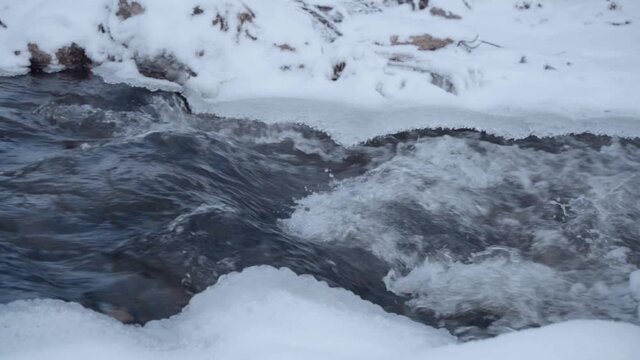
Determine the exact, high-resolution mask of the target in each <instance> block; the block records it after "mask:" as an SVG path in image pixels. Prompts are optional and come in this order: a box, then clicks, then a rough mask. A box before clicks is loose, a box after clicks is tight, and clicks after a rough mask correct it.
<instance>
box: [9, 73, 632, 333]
mask: <svg viewBox="0 0 640 360" xmlns="http://www.w3.org/2000/svg"><path fill="white" fill-rule="evenodd" d="M390 121H392V119H390ZM639 203H640V140H639V139H618V138H611V137H606V136H594V135H589V134H579V135H571V136H561V137H555V138H545V139H539V138H533V137H532V138H527V139H523V140H517V141H514V140H506V139H502V138H498V137H494V136H490V135H488V134H484V133H478V132H474V131H470V130H419V131H418V130H416V131H412V132H405V133H401V134H395V135H388V136H384V137H380V138H376V139H373V140H371V141H370V142H368V143H366V144H360V145H357V146H352V147H343V146H340V145H339V144H336V143H335V142H334V141H332V139H331V138H330V137H329V136H327V135H326V134H324V133H322V132H319V131H316V130H313V129H310V128H308V127H305V126H303V125H295V124H279V125H268V124H264V123H260V122H256V121H247V120H236V119H221V118H217V117H215V116H213V115H206V116H205V115H192V114H190V113H189V108H188V104H187V103H186V102H185V101H184V99H183V98H182V97H181V96H179V95H176V94H171V93H163V92H150V91H148V90H144V89H139V88H132V87H128V86H125V85H110V84H105V83H103V82H102V81H101V80H100V79H99V78H96V77H90V78H78V77H75V76H73V75H69V74H58V75H42V76H23V77H14V78H2V79H0V303H7V302H10V301H13V300H17V299H26V298H37V297H47V298H57V299H63V300H68V301H74V302H79V303H81V304H83V305H84V306H86V307H89V308H92V309H95V310H97V311H100V312H103V313H106V314H109V315H111V316H114V317H116V318H118V319H119V320H121V321H123V322H131V323H144V322H146V321H149V320H151V319H158V318H164V317H167V316H170V315H172V314H175V313H177V312H179V311H180V309H181V308H182V307H183V306H184V305H185V304H186V303H187V302H188V301H189V299H190V297H191V296H192V295H193V294H195V293H197V292H199V291H202V290H203V289H205V288H206V287H207V286H209V285H211V284H213V283H215V282H216V279H217V278H218V277H219V276H220V275H222V274H225V273H229V272H232V271H239V270H241V269H243V268H246V267H248V266H252V265H258V264H268V265H273V266H277V267H282V266H285V267H289V268H291V269H292V270H294V271H295V272H297V273H300V274H312V275H314V276H315V277H317V278H318V279H321V280H325V281H327V282H328V283H329V284H330V285H331V286H336V287H342V288H346V289H348V290H350V291H353V292H354V293H356V294H358V295H359V296H361V297H362V298H364V299H367V300H369V301H372V302H374V303H377V304H379V305H380V306H382V307H383V308H385V309H386V310H387V311H390V312H395V313H400V314H404V315H407V316H410V317H412V318H413V319H415V320H417V321H421V322H424V323H427V324H430V325H433V326H437V327H445V328H447V329H449V330H451V331H452V332H453V333H455V334H456V335H459V336H460V337H461V338H462V339H473V338H478V337H486V336H492V335H495V334H499V333H503V332H507V331H511V330H512V329H520V328H526V327H533V326H541V325H544V324H548V323H553V322H558V321H562V320H567V319H574V318H590V319H591V318H594V319H615V320H622V321H628V322H635V323H638V313H637V311H638V301H637V299H634V297H633V295H632V294H631V291H630V288H629V281H628V278H629V274H630V273H631V272H633V271H635V270H637V269H638V267H640V206H638V204H639Z"/></svg>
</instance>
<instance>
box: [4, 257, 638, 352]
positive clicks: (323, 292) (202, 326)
mask: <svg viewBox="0 0 640 360" xmlns="http://www.w3.org/2000/svg"><path fill="white" fill-rule="evenodd" d="M639 337H640V328H639V327H636V326H633V325H629V324H619V323H611V322H598V321H577V322H570V323H563V324H558V325H553V326H549V327H545V328H541V329H536V330H529V331H523V332H520V333H515V334H509V335H506V336H501V337H498V338H496V339H492V340H486V341H481V342H477V343H468V344H463V345H454V344H455V343H456V341H455V338H453V337H452V336H450V335H449V334H447V333H446V332H444V331H442V330H436V329H433V328H430V327H427V326H424V325H421V324H418V323H415V322H412V321H410V320H409V319H407V318H404V317H401V316H398V315H392V314H388V313H385V312H384V311H383V310H382V309H381V308H380V307H378V306H376V305H373V304H371V303H368V302H366V301H363V300H361V299H360V298H358V297H356V296H355V295H353V294H351V293H349V292H347V291H346V290H342V289H332V288H329V287H328V286H327V285H326V284H325V283H322V282H318V281H316V280H315V279H313V278H312V277H310V276H297V275H295V274H294V273H293V272H291V271H290V270H287V269H280V270H278V269H274V268H271V267H253V268H249V269H246V270H244V271H243V272H242V273H236V274H230V275H227V276H225V277H223V278H221V279H220V281H219V282H218V284H216V285H214V286H213V287H211V288H209V289H208V290H206V291H204V292H203V293H201V294H199V295H196V296H195V297H194V298H193V299H192V301H191V303H190V304H189V305H188V306H187V307H186V308H185V309H184V310H183V312H182V313H181V314H179V315H176V316H174V317H172V318H170V319H167V320H160V321H154V322H151V323H148V324H147V325H146V326H144V327H139V326H129V325H122V324H120V323H118V322H117V321H115V320H113V319H111V318H108V317H106V316H104V315H100V314H97V313H94V312H92V311H89V310H86V309H84V308H82V307H80V306H79V305H76V304H70V303H64V302H61V301H55V300H30V301H17V302H14V303H10V304H8V305H1V306H0V349H1V350H0V358H1V359H11V360H17V359H42V358H46V359H65V360H70V359H86V358H91V359H178V358H180V359H210V358H211V357H212V356H215V357H216V358H220V359H228V360H232V359H256V358H260V359H283V358H285V359H294V358H297V359H328V358H331V359H389V358H401V359H414V358H415V359H419V358H421V359H425V358H428V359H473V358H477V354H478V353H479V352H481V353H482V354H483V356H485V357H487V358H491V359H512V358H514V357H517V358H520V359H540V358H544V359H563V360H567V359H581V360H585V359H604V358H606V359H610V360H615V359H621V360H622V359H632V358H633V356H635V355H636V354H638V352H640V343H638V342H637V341H636V340H637V339H638V338H639Z"/></svg>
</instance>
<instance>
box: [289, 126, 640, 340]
mask: <svg viewBox="0 0 640 360" xmlns="http://www.w3.org/2000/svg"><path fill="white" fill-rule="evenodd" d="M389 156H390V157H391V159H390V160H388V161H386V162H382V163H381V164H379V165H378V166H377V167H374V168H373V169H371V170H369V171H368V172H366V173H365V174H363V175H361V176H358V177H354V178H349V179H346V180H342V181H338V182H336V183H335V184H334V186H333V189H331V190H329V191H324V192H316V193H313V194H310V195H309V196H307V197H305V198H303V199H300V200H299V201H298V205H297V207H296V208H295V211H294V212H293V214H292V215H291V217H290V218H289V219H285V220H282V222H281V225H282V227H283V228H284V229H285V230H286V231H288V232H289V233H291V234H293V235H295V236H297V237H298V238H300V239H302V240H304V241H313V242H317V243H322V244H326V246H332V244H339V245H340V246H344V245H346V246H353V247H360V248H365V249H368V250H369V251H371V252H372V253H373V254H375V255H376V256H377V257H379V258H381V259H383V260H385V261H386V262H387V263H388V264H389V265H390V267H391V268H392V271H391V273H390V274H389V275H388V276H387V278H386V284H387V287H388V288H389V289H390V290H392V291H394V292H396V293H398V294H404V295H408V296H410V297H411V298H412V300H411V301H410V302H409V304H410V305H411V306H412V307H414V308H416V309H426V310H430V311H433V312H435V313H436V314H437V315H439V316H443V317H445V318H446V317H455V316H464V314H467V313H488V314H490V315H493V316H496V318H497V319H499V320H498V321H496V322H495V323H494V325H493V326H495V327H496V328H495V329H492V330H491V331H494V332H496V333H501V332H504V331H508V328H510V327H513V328H520V327H523V326H526V325H535V324H547V323H551V322H556V321H560V320H562V319H571V318H584V317H587V318H602V317H604V318H613V319H620V320H625V321H637V317H636V315H635V309H636V307H637V304H638V302H637V300H634V298H633V297H632V296H631V290H630V287H629V283H628V279H629V274H630V273H631V272H633V271H634V270H637V268H636V267H635V266H634V265H632V264H631V263H628V262H627V257H628V256H629V248H628V246H630V244H628V243H626V242H625V241H632V240H624V239H625V238H626V239H633V237H634V236H637V234H638V233H639V231H640V228H639V227H638V224H637V222H635V221H634V220H633V219H634V218H637V216H640V214H638V212H637V211H636V210H637V207H636V206H635V202H636V201H637V199H638V198H639V196H640V193H638V184H639V182H640V178H639V177H638V173H639V171H640V161H639V160H640V158H639V157H640V153H639V152H638V151H637V148H635V147H634V146H627V147H625V146H623V145H621V144H620V143H618V142H616V141H615V140H614V141H613V142H612V143H611V144H610V145H605V146H602V148H600V150H595V149H590V148H585V146H584V145H582V146H581V145H579V144H574V145H573V146H569V145H566V146H564V147H563V148H561V149H560V151H558V152H545V151H540V150H535V149H533V148H523V147H519V146H506V145H498V144H492V143H490V142H488V141H483V140H477V139H473V138H453V137H449V136H442V137H436V138H423V139H420V140H418V141H415V142H411V141H410V142H408V143H404V144H403V143H401V144H399V145H398V149H397V150H396V151H395V153H393V155H389ZM489 245H494V246H493V247H489V248H487V246H489Z"/></svg>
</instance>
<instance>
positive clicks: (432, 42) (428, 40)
mask: <svg viewBox="0 0 640 360" xmlns="http://www.w3.org/2000/svg"><path fill="white" fill-rule="evenodd" d="M451 43H453V40H451V39H449V38H446V39H439V38H436V37H433V36H431V35H429V34H423V35H416V36H410V37H409V41H399V40H398V36H397V35H393V36H392V37H391V45H393V46H396V45H414V46H417V47H418V50H420V51H434V50H438V49H441V48H443V47H445V46H447V45H449V44H451Z"/></svg>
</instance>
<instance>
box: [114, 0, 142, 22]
mask: <svg viewBox="0 0 640 360" xmlns="http://www.w3.org/2000/svg"><path fill="white" fill-rule="evenodd" d="M143 12H144V7H142V5H140V3H139V2H136V1H133V2H131V4H129V2H128V1H127V0H120V1H119V3H118V12H117V13H116V16H119V17H120V18H122V20H127V19H128V18H130V17H132V16H136V15H140V14H142V13H143Z"/></svg>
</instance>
